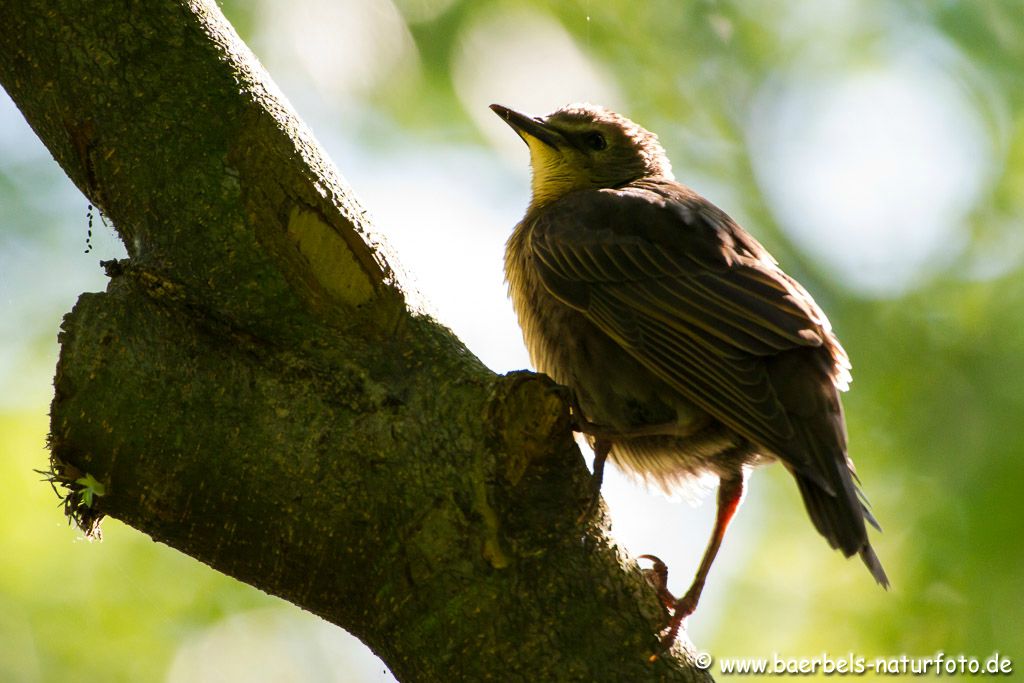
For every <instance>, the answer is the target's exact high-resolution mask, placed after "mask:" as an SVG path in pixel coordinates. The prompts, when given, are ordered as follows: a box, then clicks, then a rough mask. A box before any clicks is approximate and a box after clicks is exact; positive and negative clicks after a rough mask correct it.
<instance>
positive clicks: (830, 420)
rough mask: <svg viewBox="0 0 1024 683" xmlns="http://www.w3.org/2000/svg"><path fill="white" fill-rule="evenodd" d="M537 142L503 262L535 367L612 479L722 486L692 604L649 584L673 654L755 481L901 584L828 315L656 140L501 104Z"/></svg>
mask: <svg viewBox="0 0 1024 683" xmlns="http://www.w3.org/2000/svg"><path fill="white" fill-rule="evenodd" d="M491 109H492V110H493V111H494V112H495V113H496V114H497V115H498V116H499V117H501V118H502V120H504V121H505V123H507V124H508V125H509V126H510V127H511V128H512V129H513V130H514V131H515V132H516V133H517V134H518V135H519V137H521V138H522V139H523V141H525V142H526V145H527V146H528V148H529V152H530V166H531V170H532V178H531V199H530V203H529V206H528V207H527V210H526V214H525V216H524V217H523V219H522V220H521V221H520V222H519V223H518V224H517V225H516V226H515V228H514V229H513V231H512V233H511V236H510V237H509V239H508V242H507V244H506V249H505V277H506V281H507V283H508V291H509V296H510V298H511V300H512V304H513V308H514V309H515V311H516V315H517V317H518V320H519V324H520V327H521V329H522V333H523V339H524V341H525V344H526V347H527V350H528V352H529V355H530V360H531V362H532V363H533V365H534V367H535V368H536V369H537V370H538V371H539V372H541V373H544V374H546V375H548V376H550V377H551V378H552V379H553V380H554V381H555V382H556V383H558V384H560V385H563V386H565V387H566V388H567V389H568V392H569V394H570V396H571V397H572V398H571V405H572V407H571V410H572V413H573V417H574V421H575V429H576V430H577V431H580V432H582V433H583V435H584V437H585V438H586V440H587V441H588V442H589V443H590V445H591V446H592V448H593V450H594V454H595V458H594V473H593V478H592V481H593V482H594V496H595V500H596V499H597V496H598V492H599V490H600V484H601V479H602V474H603V468H604V463H605V460H606V459H610V460H611V461H612V462H613V463H614V464H615V465H616V466H617V467H618V468H619V469H621V470H622V471H624V472H626V473H628V474H632V475H634V476H636V477H639V478H640V479H643V480H645V481H647V482H651V483H654V484H656V485H658V486H660V487H661V488H662V489H664V490H665V491H666V492H669V493H672V492H673V491H677V490H680V489H681V488H683V487H685V486H687V485H688V484H690V483H692V482H693V481H695V480H700V479H706V478H708V477H717V478H718V495H717V509H716V515H715V523H714V527H713V529H712V532H711V537H710V539H709V541H708V544H707V547H706V549H705V551H704V554H703V557H702V560H701V563H700V565H699V568H698V570H697V572H696V575H695V576H694V578H693V581H692V583H691V584H690V587H689V589H688V590H687V592H686V593H685V594H684V595H683V596H682V597H680V598H678V599H677V598H676V597H675V596H673V595H672V593H670V592H669V591H668V589H667V586H666V584H667V576H668V570H667V568H666V566H665V565H664V563H662V562H661V561H660V560H659V559H658V558H657V557H656V556H654V555H644V556H641V557H643V558H646V559H649V560H651V561H652V562H653V563H654V567H653V568H652V569H649V570H646V571H645V572H644V573H645V576H646V577H647V578H648V580H649V581H651V583H652V584H653V585H654V586H655V588H656V589H657V593H658V597H659V598H660V599H661V601H662V602H663V603H664V605H665V606H666V608H667V610H669V611H670V612H671V618H670V619H669V621H668V624H667V626H666V627H665V633H664V635H663V637H662V638H661V640H660V646H661V648H663V649H668V648H669V647H670V646H671V645H672V643H673V642H674V640H675V639H676V637H677V634H678V632H679V630H680V627H681V626H682V625H683V623H684V622H685V620H686V619H687V617H689V616H690V615H691V614H692V613H693V612H694V611H695V610H696V608H697V604H698V602H699V600H700V595H701V591H702V590H703V588H704V585H705V582H706V581H707V578H708V574H709V571H710V569H711V565H712V563H713V562H714V559H715V556H716V555H717V553H718V550H719V548H720V546H721V544H722V540H723V538H724V536H725V532H726V529H727V528H728V526H729V523H730V521H731V520H732V519H733V517H734V515H735V513H736V511H737V510H738V508H739V506H740V503H741V501H742V499H743V497H744V493H745V491H746V487H747V481H748V477H749V473H750V471H751V470H752V469H753V468H754V467H756V466H760V465H764V464H768V463H772V462H775V461H778V462H781V463H782V464H783V465H784V466H785V468H786V469H787V470H788V471H789V472H790V473H791V474H792V475H793V478H794V479H795V482H796V486H797V489H798V490H799V492H800V495H801V497H802V499H803V503H804V506H805V508H806V510H807V513H808V515H809V517H810V519H811V522H812V523H813V524H814V527H815V528H816V529H817V530H818V532H819V533H820V534H821V535H822V536H824V537H825V540H827V541H828V543H829V545H830V546H832V548H834V549H838V550H839V551H841V552H842V554H843V555H845V556H846V557H852V556H853V555H855V554H856V555H859V556H860V558H861V560H862V561H863V563H864V565H865V566H866V567H867V569H868V570H869V571H870V573H871V575H872V576H873V577H874V579H875V581H877V582H878V584H880V585H881V586H882V587H883V588H886V589H887V588H888V587H889V579H888V577H887V576H886V573H885V570H884V569H883V568H882V564H881V562H880V561H879V559H878V556H877V555H876V553H875V551H874V549H873V548H872V546H871V543H870V541H869V539H868V532H867V524H870V525H871V526H873V527H875V528H876V529H878V530H879V531H881V527H880V526H879V525H878V522H877V521H876V520H875V518H874V516H873V515H872V513H871V511H870V509H869V507H868V505H867V500H866V498H865V497H864V495H863V494H862V492H861V490H860V488H859V483H860V481H859V479H858V477H857V474H856V472H855V470H854V466H853V462H852V460H851V459H850V457H849V455H848V445H847V432H846V424H845V417H844V413H843V406H842V403H841V401H840V396H839V392H840V391H845V390H846V389H847V388H848V385H849V382H850V380H851V375H850V370H851V365H850V361H849V358H848V356H847V354H846V351H845V350H844V349H843V347H842V345H841V344H840V342H839V339H838V338H837V337H836V335H835V333H834V332H833V330H832V327H831V324H830V323H829V320H828V318H827V317H826V316H825V313H824V312H823V311H822V309H821V308H820V307H819V306H818V304H816V303H815V301H814V299H813V298H812V297H811V295H810V294H809V293H808V292H807V290H806V289H804V287H803V286H801V285H800V283H798V282H797V281H796V280H795V279H794V278H792V277H790V276H789V275H787V274H786V273H785V272H784V271H783V270H782V269H781V268H780V267H779V265H778V262H777V261H776V260H775V259H774V258H773V257H772V256H771V254H769V253H768V251H767V250H766V249H765V248H764V247H763V246H762V245H761V244H760V243H759V242H758V241H757V240H756V239H755V238H754V237H753V236H752V235H751V234H750V233H748V232H747V231H746V230H744V229H743V228H742V227H740V225H739V224H738V223H737V222H736V221H734V220H733V219H732V218H730V217H729V215H728V214H726V213H725V212H724V211H723V210H721V209H720V208H718V207H717V206H715V205H714V204H712V203H711V202H710V201H709V200H707V199H705V198H704V197H702V196H701V195H700V194H698V193H697V192H695V191H694V190H693V189H691V188H689V187H687V186H686V185H683V184H681V183H679V182H677V181H676V180H675V178H674V176H673V173H672V165H671V163H670V162H669V159H668V156H667V155H666V153H665V150H664V148H663V147H662V145H661V143H660V142H659V140H658V137H657V136H656V135H654V134H653V133H651V132H649V131H647V130H646V129H644V128H642V127H641V126H639V125H637V124H636V123H634V122H633V121H631V120H629V119H627V118H625V117H624V116H621V115H619V114H617V113H615V112H613V111H611V110H609V109H606V108H604V107H600V106H597V105H593V104H587V103H580V104H570V105H567V106H564V107H562V108H560V109H558V110H556V111H554V112H552V113H551V114H548V115H547V116H543V117H531V116H528V115H526V114H522V113H519V112H517V111H515V110H513V109H510V108H508V107H505V106H502V105H498V104H493V105H491Z"/></svg>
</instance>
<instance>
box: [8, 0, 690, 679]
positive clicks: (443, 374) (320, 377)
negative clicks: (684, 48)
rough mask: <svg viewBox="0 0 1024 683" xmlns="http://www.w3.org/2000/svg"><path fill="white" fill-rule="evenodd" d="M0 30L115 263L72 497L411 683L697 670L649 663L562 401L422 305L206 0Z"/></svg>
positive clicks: (91, 364)
mask: <svg viewBox="0 0 1024 683" xmlns="http://www.w3.org/2000/svg"><path fill="white" fill-rule="evenodd" d="M0 26H3V27H4V30H3V31H0V82H2V84H3V85H4V87H5V88H6V89H7V91H8V92H9V93H10V95H11V96H12V98H13V99H14V100H15V102H16V103H17V105H18V106H19V108H20V109H21V111H22V112H23V113H24V115H25V117H26V118H27V119H28V121H29V123H30V124H31V125H32V127H33V129H34V130H35V131H36V133H37V134H38V135H39V137H40V138H41V139H42V140H43V142H44V143H45V144H46V146H47V147H48V148H49V149H50V151H51V152H52V153H53V155H54V157H55V158H56V160H57V162H58V163H59V164H60V165H61V167H62V168H63V169H64V170H65V171H66V172H67V174H68V175H69V176H70V178H71V179H72V180H73V181H74V182H75V184H76V185H77V186H78V187H79V188H80V189H81V190H82V192H83V193H84V194H85V195H86V196H87V197H88V198H89V200H90V201H91V202H92V203H93V204H95V205H96V206H97V207H99V208H100V209H101V210H102V212H103V213H104V214H105V215H106V216H107V217H108V218H109V219H110V220H111V221H112V222H113V224H114V225H115V227H116V229H117V231H118V233H119V234H120V236H121V238H122V239H123V240H124V243H125V245H126V246H127V250H128V254H129V258H128V259H126V260H125V261H122V262H119V263H115V264H108V266H107V268H108V274H109V275H110V276H111V279H110V283H109V286H108V288H107V290H106V291H105V292H103V293H99V294H85V295H83V296H82V297H81V298H80V299H79V301H78V304H77V305H76V306H75V308H74V310H73V311H72V312H71V313H69V314H68V315H67V316H66V318H65V320H64V323H63V326H62V332H61V334H60V342H61V355H60V361H59V365H58V368H57V374H56V378H55V396H54V401H53V406H52V424H51V452H52V459H53V466H54V470H55V473H56V475H57V476H58V477H59V478H60V479H61V480H62V481H63V482H64V483H65V484H66V485H67V486H68V488H69V489H70V490H71V491H72V496H73V498H72V504H71V509H72V512H74V513H75V514H77V515H78V516H80V517H82V518H83V519H85V521H86V522H89V521H92V520H93V519H95V518H96V517H98V516H101V515H112V516H115V517H117V518H119V519H122V520H124V521H125V522H127V523H128V524H131V525H132V526H134V527H136V528H137V529H140V530H141V531H143V532H145V533H147V534H149V535H150V536H151V537H152V538H153V539H155V540H157V541H160V542H163V543H166V544H168V545H170V546H173V547H175V548H178V549H179V550H181V551H182V552H185V553H188V554H189V555H191V556H193V557H195V558H196V559H198V560H200V561H202V562H205V563H207V564H209V565H210V566H212V567H214V568H216V569H217V570H219V571H222V572H225V573H227V574H230V575H232V576H235V577H237V578H239V579H241V580H243V581H246V582H248V583H250V584H251V585H253V586H256V587H258V588H260V589H261V590H264V591H266V592H268V593H272V594H275V595H279V596H282V597H283V598H285V599H287V600H289V601H291V602H293V603H295V604H296V605H299V606H301V607H303V608H305V609H308V610H310V611H312V612H315V613H316V614H319V615H321V616H322V617H323V618H325V619H327V620H329V621H331V622H333V623H335V624H338V625H339V626H341V627H343V628H345V629H346V630H348V631H350V632H352V633H354V634H355V635H357V636H358V637H360V638H361V639H362V640H363V641H364V642H366V643H367V644H368V645H369V646H370V647H371V648H372V649H373V650H374V651H375V652H377V653H378V654H379V655H380V656H381V657H382V658H383V659H384V660H385V662H387V664H388V665H389V666H390V667H391V669H392V671H393V672H394V673H395V675H396V676H397V677H398V678H399V679H400V680H403V681H438V680H529V681H537V680H552V681H554V680H618V681H627V680H628V681H640V680H679V681H683V680H687V681H689V680H706V674H705V673H704V672H702V671H700V670H698V669H696V668H693V667H692V665H691V664H689V663H688V656H687V654H686V653H684V652H682V651H677V652H676V653H675V654H674V655H673V656H663V657H661V658H659V659H657V661H655V662H654V663H650V662H649V661H648V656H649V655H650V654H651V652H652V651H654V649H655V648H656V644H657V630H658V627H659V626H660V624H661V623H662V621H663V618H664V616H663V614H662V613H661V611H660V608H659V607H658V605H657V604H656V601H655V599H654V596H653V591H652V590H651V589H650V588H649V587H648V586H647V585H646V584H645V583H644V581H643V579H642V578H641V576H640V573H639V571H638V570H637V569H636V567H635V565H633V564H632V563H629V562H626V561H624V559H623V558H622V557H621V556H620V554H619V553H618V551H617V549H616V547H615V546H614V545H613V543H612V542H611V541H610V540H609V539H608V538H607V537H606V536H605V535H604V530H603V529H602V528H600V526H599V525H596V524H588V525H581V524H579V523H577V521H576V517H577V515H578V514H579V513H580V510H581V509H582V507H583V505H584V504H585V498H586V492H587V490H588V489H587V486H586V482H587V471H586V468H585V466H584V464H583V461H582V458H581V456H580V454H579V451H578V449H577V448H576V447H575V445H574V443H573V441H572V438H571V432H570V429H569V421H568V413H567V409H566V406H565V402H564V400H563V396H562V394H561V392H560V391H558V389H557V388H556V387H553V386H552V385H551V384H550V383H549V382H547V381H546V380H545V379H544V378H542V377H537V376H535V375H531V374H529V373H517V374H514V375H512V376H506V377H499V376H496V375H494V374H493V373H491V372H490V371H489V370H487V369H486V368H485V367H483V365H482V364H481V363H480V362H479V361H478V360H477V359H476V358H475V357H473V355H472V354H470V353H469V352H468V351H467V350H466V349H465V348H464V347H463V346H462V344H461V343H460V342H459V341H458V340H457V339H455V338H454V337H453V336H452V335H451V334H450V333H449V332H448V331H447V330H446V329H444V328H443V327H441V326H439V325H437V324H436V323H435V322H433V321H432V320H430V319H428V318H425V317H423V316H419V315H417V314H416V313H414V312H412V311H410V310H409V307H408V306H407V304H406V301H405V297H404V295H403V292H402V288H401V278H400V277H399V276H398V275H396V268H395V266H394V260H393V259H392V258H391V257H390V256H389V255H388V254H387V251H386V249H385V248H384V247H383V246H382V244H380V242H379V240H377V239H375V238H374V236H373V235H372V232H371V230H370V228H369V226H368V225H367V224H366V222H365V220H364V218H363V212H362V211H361V209H360V208H359V205H358V203H357V202H356V201H355V199H354V198H353V195H352V193H351V191H350V190H349V189H348V188H347V187H346V186H345V185H344V184H343V182H342V181H341V180H340V178H339V176H338V174H337V172H336V171H335V170H334V168H333V166H332V165H331V164H330V162H329V161H328V160H327V159H326V158H325V155H324V154H323V153H322V152H321V151H320V149H319V148H318V147H317V145H316V143H315V141H314V140H313V138H312V136H311V135H310V134H309V133H308V131H307V130H306V129H305V127H304V126H303V125H302V123H301V122H300V121H299V120H298V119H297V117H296V116H295V115H294V113H293V112H292V111H291V110H290V108H289V106H288V104H287V102H285V101H284V99H283V98H282V97H281V96H280V95H279V94H278V93H277V92H276V90H275V88H274V86H273V85H272V83H271V81H270V80H269V78H268V77H267V76H266V74H265V73H264V72H263V70H262V67H261V66H260V65H259V64H258V62H257V61H256V60H255V59H254V57H253V56H252V55H251V53H250V52H249V51H248V49H247V48H246V47H245V46H244V45H243V44H242V42H241V41H240V40H239V39H238V37H237V36H236V35H235V33H234V32H233V30H232V29H231V28H230V26H229V25H228V24H227V23H226V21H225V20H224V19H223V17H222V16H221V14H220V11H219V10H218V9H217V8H216V6H215V5H214V4H213V3H208V2H201V1H198V0H197V1H195V2H180V1H179V2H175V1H172V0H147V2H141V1H135V2H124V3H91V2H82V1H75V2H72V1H63V2H47V3H43V2H6V3H3V4H2V5H0ZM86 475H88V476H91V477H92V478H93V480H95V481H96V482H99V485H100V486H102V489H100V488H96V487H92V490H94V491H96V492H97V493H98V492H100V490H102V495H96V496H94V497H93V498H92V501H91V506H90V505H88V504H87V503H89V501H88V500H86V499H85V498H83V496H82V486H81V483H76V480H79V479H82V478H83V477H85V476H86ZM86 488H89V487H88V486H87V487H86Z"/></svg>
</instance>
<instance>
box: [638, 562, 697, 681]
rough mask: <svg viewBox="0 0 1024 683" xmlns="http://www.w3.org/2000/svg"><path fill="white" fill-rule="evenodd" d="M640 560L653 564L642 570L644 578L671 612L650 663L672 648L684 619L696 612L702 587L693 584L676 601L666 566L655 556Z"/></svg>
mask: <svg viewBox="0 0 1024 683" xmlns="http://www.w3.org/2000/svg"><path fill="white" fill-rule="evenodd" d="M640 558H641V559H644V560H650V561H651V562H653V563H654V564H653V565H652V566H651V568H650V569H645V570H643V574H644V578H645V579H647V582H648V583H649V584H651V586H653V587H654V589H655V591H656V592H657V595H658V600H660V601H661V604H662V605H663V606H664V607H665V608H666V610H671V618H670V619H669V622H668V625H667V626H666V627H665V632H664V635H663V636H662V637H661V640H660V642H659V643H658V650H657V652H655V653H654V654H653V655H651V661H654V660H656V659H657V658H658V656H659V655H660V654H661V653H663V652H667V651H668V650H669V648H671V647H672V644H673V643H674V642H675V641H676V637H677V636H678V635H679V631H680V629H682V628H683V624H684V623H685V622H686V618H687V617H689V616H690V615H691V614H693V613H694V612H695V611H696V610H697V602H698V601H699V600H700V593H701V589H702V588H703V585H700V584H698V583H696V582H695V583H694V584H693V585H692V586H690V589H689V590H688V591H686V595H684V596H683V597H681V598H679V599H676V597H675V596H674V595H672V593H671V592H670V591H669V589H668V566H667V565H666V564H665V563H664V562H662V561H661V559H660V558H658V557H657V556H655V555H641V556H640Z"/></svg>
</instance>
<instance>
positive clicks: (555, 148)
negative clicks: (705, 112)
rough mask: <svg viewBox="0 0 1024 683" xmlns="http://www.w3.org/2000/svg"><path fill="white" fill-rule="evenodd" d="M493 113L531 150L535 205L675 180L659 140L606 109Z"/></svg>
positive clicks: (572, 107)
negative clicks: (648, 180) (583, 192)
mask: <svg viewBox="0 0 1024 683" xmlns="http://www.w3.org/2000/svg"><path fill="white" fill-rule="evenodd" d="M491 109H492V110H493V111H494V113H496V114H497V115H498V116H500V117H501V118H502V119H503V120H504V121H505V123H507V124H508V125H510V126H511V127H512V129H513V130H515V131H516V132H517V133H518V134H519V137H521V138H522V139H523V140H524V141H525V142H526V144H527V145H528V146H529V147H530V166H531V167H532V169H533V201H532V202H531V205H532V206H539V205H543V204H547V203H549V202H551V201H554V200H556V199H558V198H559V197H562V196H564V195H566V194H568V193H569V192H573V191H575V190H585V189H599V188H605V187H620V186H622V185H625V184H626V183H629V182H632V181H634V180H639V179H640V178H649V177H653V176H660V177H663V178H668V179H671V178H672V165H671V164H670V163H669V161H668V157H667V156H665V150H664V149H662V147H661V143H659V142H658V136H656V135H654V134H653V133H651V132H648V131H646V130H644V129H643V128H641V127H640V126H638V125H636V124H635V123H633V122H632V121H630V120H629V119H627V118H626V117H624V116H619V115H618V114H616V113H615V112H613V111H609V110H608V109H605V108H604V107H598V106H595V105H592V104H570V105H568V106H565V107H562V108H561V109H558V110H557V111H555V112H552V113H551V114H548V115H547V116H545V117H543V118H540V117H537V118H531V117H529V116H526V115H525V114H520V113H519V112H517V111H513V110H512V109H509V108H508V107H503V106H501V105H500V104H492V105H491Z"/></svg>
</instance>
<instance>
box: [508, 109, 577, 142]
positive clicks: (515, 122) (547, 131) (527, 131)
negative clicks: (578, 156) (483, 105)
mask: <svg viewBox="0 0 1024 683" xmlns="http://www.w3.org/2000/svg"><path fill="white" fill-rule="evenodd" d="M491 111H493V112H494V113H495V114H497V115H498V116H500V117H501V118H502V120H503V121H504V122H505V123H507V124H508V125H510V126H512V130H514V131H515V132H517V133H519V137H521V138H522V139H523V140H524V141H525V142H526V144H530V141H529V140H528V139H527V136H529V137H531V138H535V139H537V140H540V141H541V142H543V143H544V144H545V145H548V146H549V147H552V148H554V149H558V146H559V145H560V144H564V143H565V138H563V137H562V135H561V133H559V132H558V131H556V130H553V129H552V128H550V127H548V125H547V124H546V123H544V122H543V121H542V120H540V119H534V118H530V117H529V116H527V115H526V114H520V113H519V112H517V111H514V110H512V109H509V108H508V107H503V106H501V105H500V104H492V105H491Z"/></svg>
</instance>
